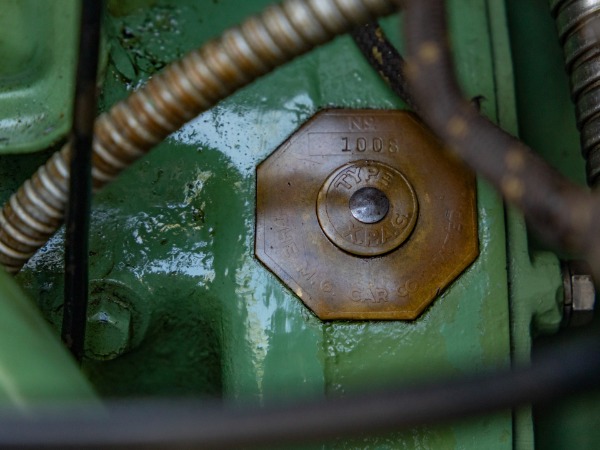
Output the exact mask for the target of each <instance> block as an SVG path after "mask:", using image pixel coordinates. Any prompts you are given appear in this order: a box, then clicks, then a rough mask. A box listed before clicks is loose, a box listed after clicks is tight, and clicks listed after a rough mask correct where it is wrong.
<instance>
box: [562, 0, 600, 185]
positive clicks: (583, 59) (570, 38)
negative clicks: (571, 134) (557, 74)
mask: <svg viewBox="0 0 600 450" xmlns="http://www.w3.org/2000/svg"><path fill="white" fill-rule="evenodd" d="M550 8H551V11H552V14H553V15H554V17H555V20H556V26H557V28H558V35H559V38H560V42H561V44H562V46H563V50H564V54H565V63H566V67H567V72H568V73H569V76H570V78H571V97H572V99H573V102H574V103H575V107H576V108H575V109H576V114H577V127H578V128H579V131H580V132H581V150H582V153H583V156H584V158H585V159H586V162H587V167H586V169H587V178H588V184H589V185H590V186H596V185H597V184H598V181H599V180H600V45H599V43H600V0H551V1H550Z"/></svg>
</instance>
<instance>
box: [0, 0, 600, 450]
mask: <svg viewBox="0 0 600 450" xmlns="http://www.w3.org/2000/svg"><path fill="white" fill-rule="evenodd" d="M269 3H271V2H270V0H254V1H251V2H250V1H244V0H210V1H209V0H203V1H197V0H178V1H170V0H128V1H116V0H114V1H109V2H107V5H106V16H105V21H104V28H103V33H104V34H103V55H104V56H103V58H104V59H103V61H102V64H101V66H102V74H101V75H102V76H101V80H102V86H101V94H100V98H99V104H100V110H101V111H103V110H106V109H107V108H109V107H110V106H111V105H113V104H114V103H115V102H116V101H118V100H121V99H123V98H125V97H126V96H127V95H128V94H129V93H130V92H131V91H132V90H134V89H135V88H136V87H138V86H139V85H141V84H142V83H144V81H145V80H147V79H148V78H149V77H152V76H153V75H154V74H155V73H157V72H158V71H159V70H160V69H162V68H163V67H164V66H165V65H166V64H168V63H169V62H170V61H173V60H175V59H177V58H179V57H181V56H183V55H184V54H185V53H186V52H187V51H189V50H191V49H193V48H197V47H199V46H200V45H201V44H202V43H204V42H206V41H207V40H208V39H210V38H211V37H214V36H217V35H218V34H219V33H221V32H222V31H223V30H225V29H226V28H227V27H229V26H232V25H234V24H236V23H238V22H240V21H241V20H242V19H243V18H245V17H247V16H248V15H250V14H253V13H255V12H258V11H260V10H262V9H263V8H264V7H265V6H266V5H268V4H269ZM41 6H43V8H47V9H48V10H49V11H48V17H51V19H49V20H51V23H52V27H50V28H48V30H50V31H48V30H46V31H47V32H48V34H47V35H44V34H43V33H45V32H46V31H44V30H45V28H44V27H42V28H37V27H35V26H34V24H35V23H36V22H35V21H36V20H39V17H40V16H39V12H35V13H34V12H33V11H36V10H38V8H39V7H41ZM2 10H3V11H1V12H0V23H5V22H6V23H9V21H11V22H10V23H13V24H16V25H13V26H12V27H8V26H6V27H4V26H3V27H1V28H0V38H2V39H1V40H0V55H3V56H4V60H5V61H6V62H7V63H6V64H3V67H2V69H0V153H2V156H0V198H2V200H5V199H7V198H8V196H9V195H10V194H11V193H12V192H13V191H14V190H15V189H16V188H17V187H18V186H19V185H20V184H21V183H22V182H23V181H24V180H25V179H27V177H28V176H30V175H31V173H32V172H33V171H34V170H35V169H36V168H37V167H38V166H39V165H40V164H42V163H43V162H44V161H45V160H46V159H47V158H48V156H49V155H50V154H51V152H52V151H53V150H55V149H56V148H57V146H59V145H60V143H61V142H62V141H63V140H64V139H65V136H66V133H67V131H68V126H69V123H70V121H69V117H70V114H71V104H72V99H71V97H70V96H69V95H70V94H69V93H70V91H71V90H72V85H73V73H74V64H75V58H76V54H75V53H76V52H75V41H76V36H75V31H74V30H76V28H77V27H76V18H77V11H78V6H77V4H76V3H75V2H74V1H72V0H61V1H55V2H52V3H50V2H44V1H36V0H21V1H7V2H5V4H4V3H3V5H2ZM400 15H401V14H400ZM9 16H10V17H9ZM15 17H19V18H20V20H21V22H15V20H16V19H14V18H15ZM449 20H450V25H451V32H452V34H451V41H452V47H453V51H454V57H455V61H456V65H457V71H458V75H459V78H460V80H461V83H462V86H463V90H464V92H465V94H466V95H467V96H469V97H480V98H482V101H481V107H482V113H483V114H485V115H486V116H487V117H489V118H490V119H491V120H492V121H494V122H496V123H498V124H499V125H500V126H501V127H503V128H504V129H506V130H508V131H509V132H511V133H513V134H518V135H519V136H520V137H521V138H522V139H524V140H525V141H526V143H528V144H529V145H531V146H532V147H533V148H535V149H538V150H539V151H540V153H542V154H543V156H544V157H545V158H547V159H548V160H549V161H551V162H552V163H553V164H554V165H556V166H558V167H559V168H561V170H563V171H565V172H566V173H567V175H569V176H570V177H571V178H573V179H575V180H576V181H578V182H580V183H582V184H583V183H584V169H583V161H582V160H580V159H579V158H580V157H579V150H578V145H579V144H578V136H577V133H576V129H575V123H574V115H573V109H572V106H571V104H570V100H569V97H568V83H567V80H566V76H565V75H564V72H563V68H562V65H563V63H562V57H561V53H560V48H559V45H558V42H557V38H556V36H555V32H554V28H553V27H554V24H553V22H552V19H551V17H550V14H549V12H548V7H547V2H546V1H544V0H532V1H529V2H523V1H521V0H507V1H506V2H502V1H499V0H452V1H450V17H449ZM399 23H400V21H399V17H398V15H394V16H392V17H388V18H386V19H384V20H382V22H381V24H382V26H383V28H384V29H385V31H386V32H387V33H388V35H389V37H390V39H391V40H392V41H393V42H394V43H395V45H397V46H398V47H399V48H402V38H401V32H400V28H399ZM31 30H37V31H33V32H32V31H31ZM30 34H32V36H31V37H25V36H26V35H27V36H29V35H30ZM5 37H6V38H5ZM31 55H34V56H31ZM35 55H38V56H35ZM40 55H41V56H40ZM32 58H33V59H32ZM36 58H37V59H36ZM30 60H34V61H36V64H33V65H31V64H26V63H25V62H26V61H30ZM24 61H25V62H24ZM547 92H552V95H547ZM24 99H25V100H24ZM16 103H19V105H20V106H19V107H16V106H15V104H16ZM41 105H43V108H47V110H48V112H47V113H42V108H41ZM324 108H374V109H403V108H405V105H404V104H403V103H402V102H401V101H400V100H399V99H398V98H397V97H396V96H395V94H394V93H393V92H392V91H391V90H390V89H389V87H388V86H387V85H386V84H385V82H384V81H383V80H382V79H381V78H380V77H379V75H378V74H377V73H376V72H375V71H374V70H373V69H372V68H371V67H370V66H369V64H368V62H367V61H366V60H365V59H364V58H363V57H362V55H361V54H360V52H359V51H358V49H357V48H356V47H355V45H354V43H353V42H352V40H351V38H350V37H348V36H342V37H339V38H337V39H336V40H334V41H333V42H331V43H330V44H327V45H325V46H323V47H320V48H318V49H317V50H314V51H312V52H310V53H309V54H307V55H305V56H302V57H300V58H298V59H296V60H295V61H293V62H291V63H289V64H287V65H285V66H282V67H281V68H279V69H277V70H275V71H274V72H273V73H271V74H269V75H267V76H265V77H263V78H261V79H259V80H258V81H256V82H254V83H252V84H251V85H250V86H248V87H246V88H244V89H242V90H240V91H238V92H237V93H235V94H234V95H232V96H230V97H229V98H227V99H226V100H225V101H223V102H221V103H220V104H218V105H217V106H216V107H214V108H213V109H211V110H209V111H208V112H206V113H204V114H202V115H200V116H198V117H196V118H195V119H193V120H192V121H190V122H189V123H188V124H187V125H185V126H184V127H183V128H181V129H180V130H179V131H177V132H175V133H173V134H172V135H171V136H170V137H169V138H168V139H167V140H165V141H164V142H163V143H162V144H160V145H159V146H158V147H157V148H156V149H154V150H153V151H152V152H151V153H150V154H149V155H148V156H147V157H145V158H143V159H142V160H141V161H139V162H137V163H135V164H134V165H133V166H132V167H130V168H129V169H127V171H126V172H125V173H124V174H123V175H122V176H120V177H119V178H118V179H117V180H116V181H115V182H113V183H112V184H111V185H109V186H108V187H107V188H105V189H103V190H102V191H100V192H98V193H97V194H96V195H95V197H94V202H93V211H92V225H91V233H90V253H89V256H90V279H91V280H92V281H91V283H90V295H91V297H90V302H91V303H90V307H89V309H90V311H89V315H88V324H87V325H88V335H87V342H86V358H85V359H84V362H83V365H82V367H81V371H79V370H78V369H77V367H76V366H75V364H74V363H73V362H72V361H70V359H69V357H68V356H67V355H66V352H64V351H63V350H62V349H61V348H60V345H59V344H58V336H59V330H60V325H61V320H62V319H61V318H62V292H63V273H64V271H63V256H64V253H63V245H64V231H59V232H58V233H57V234H56V235H55V236H54V237H53V238H52V239H51V241H50V242H49V243H48V244H47V245H46V246H45V247H44V248H43V249H42V250H41V251H39V252H38V253H37V254H36V255H35V256H34V257H33V259H32V260H31V261H30V262H29V263H28V264H27V265H26V267H25V268H24V269H23V270H22V271H21V272H20V273H19V274H18V275H17V276H16V283H17V284H18V285H19V287H20V289H22V291H23V292H24V293H25V294H26V296H27V297H28V298H29V299H30V300H31V301H30V300H27V299H25V298H24V297H23V295H22V294H21V293H20V292H19V287H17V286H16V285H15V283H14V281H12V280H10V279H9V278H8V276H7V275H3V274H2V275H0V297H1V300H2V301H1V302H0V308H1V309H2V311H1V312H0V323H2V321H6V323H18V322H19V320H23V321H25V322H26V323H24V324H23V326H24V327H25V328H24V329H22V330H20V331H18V332H17V331H14V332H13V331H10V329H8V328H6V327H3V328H2V333H3V336H2V337H3V339H2V344H1V345H0V348H1V349H0V374H3V373H5V372H7V373H9V374H10V376H9V377H8V378H7V379H10V380H12V381H11V382H6V383H5V382H4V377H3V376H2V377H0V399H2V400H3V401H5V402H6V403H7V404H18V405H21V406H26V407H28V406H33V405H35V404H37V403H39V402H40V401H47V400H51V401H56V402H60V401H62V400H66V399H70V400H72V399H94V400H93V401H97V400H96V398H100V399H103V398H120V399H127V398H133V397H147V396H151V397H159V398H165V397H184V398H190V397H193V398H195V397H201V398H204V397H206V398H207V399H211V398H215V397H216V398H223V399H224V400H226V401H227V402H232V403H236V404H237V403H239V404H246V403H248V402H250V403H259V404H261V405H262V404H267V405H268V404H270V403H271V402H280V401H282V400H289V401H294V400H295V399H302V398H307V397H313V398H319V397H323V396H344V395H346V394H347V393H351V392H360V391H362V390H369V389H373V388H376V387H379V386H385V385H388V384H390V383H393V384H395V385H410V384H411V383H414V382H415V381H418V380H420V379H423V378H427V377H460V376H461V375H463V374H467V373H471V372H472V371H489V370H493V369H496V368H506V367H509V366H510V365H511V364H512V363H515V362H524V361H527V360H528V359H529V357H530V352H531V350H532V346H533V344H532V342H533V338H534V337H535V336H536V335H538V334H548V333H557V332H559V326H560V322H561V319H562V299H563V293H562V289H563V285H562V276H561V273H560V263H559V259H558V257H557V256H556V255H554V254H552V253H550V252H547V251H545V250H544V249H543V248H542V247H541V246H540V245H539V244H538V243H537V240H536V239H535V237H532V236H530V235H529V234H528V231H527V228H526V226H525V223H524V221H523V219H522V218H521V216H520V215H519V214H518V213H516V212H515V211H513V210H511V209H510V208H507V207H506V206H505V204H504V203H503V201H502V199H501V198H500V197H499V196H498V195H497V194H496V193H495V192H494V190H493V189H492V188H491V187H490V186H489V185H488V184H487V183H486V182H485V181H483V180H482V179H478V182H477V211H478V217H479V219H478V220H479V245H480V256H479V257H478V259H477V260H476V261H475V262H474V263H473V264H472V265H471V266H470V267H469V268H468V269H467V270H466V271H465V272H464V273H463V274H462V275H461V276H460V277H459V278H458V279H457V280H456V281H454V282H453V283H452V284H451V285H450V287H449V288H448V289H446V290H445V291H444V292H442V293H441V294H440V296H439V298H438V299H437V300H436V301H435V302H434V303H433V304H432V306H431V307H429V308H428V309H427V310H426V311H425V313H424V314H422V315H421V316H420V317H419V318H417V319H416V320H414V321H341V320H339V321H321V320H319V319H318V318H317V317H316V316H315V315H314V314H313V313H312V312H311V311H310V310H309V309H307V307H306V306H305V305H304V304H303V303H302V302H301V301H300V300H299V299H298V298H297V297H296V296H295V294H294V293H293V292H292V291H291V290H289V289H288V288H287V287H285V286H284V285H283V284H282V283H281V282H280V280H279V279H278V278H277V277H275V276H274V275H273V274H272V273H270V272H269V270H268V269H267V268H265V267H264V266H263V265H261V263H260V262H259V261H258V260H257V259H256V258H255V256H254V232H255V206H256V192H255V191H256V189H255V184H256V167H257V165H258V164H259V163H260V162H261V161H263V160H264V159H265V158H267V157H268V156H269V155H270V154H271V153H272V152H273V151H274V150H275V149H276V148H277V147H278V146H279V145H280V144H281V143H282V142H283V141H284V140H285V139H286V138H287V137H288V136H290V135H291V134H292V133H293V132H294V131H295V130H297V129H298V128H299V127H300V126H301V125H302V124H303V123H304V122H305V121H307V120H308V119H309V118H310V117H311V116H313V115H314V114H315V113H316V112H317V111H319V110H322V109H324ZM432 170H433V168H432ZM32 303H33V304H34V306H32ZM15 305H20V306H15ZM13 309H21V310H22V311H21V313H19V312H11V311H12V310H13ZM38 310H39V311H41V313H42V315H43V317H44V318H45V322H47V323H48V324H49V325H50V330H52V331H50V330H48V329H46V328H45V326H46V324H45V323H42V322H43V321H41V320H40V318H39V317H38V316H39V313H38ZM23 311H27V312H26V314H27V316H28V317H32V319H31V321H29V320H26V319H25V318H23V319H19V317H20V316H19V314H22V313H23V314H25V313H24V312H23ZM10 314H14V315H15V316H14V317H15V318H12V316H11V315H10ZM9 317H11V318H10V319H9ZM39 333H42V334H39ZM8 335H10V336H11V339H8V338H6V336H8ZM54 340H56V341H57V342H54ZM42 343H43V346H42ZM45 346H49V348H45ZM43 355H46V356H47V355H56V358H54V357H50V356H48V357H46V358H44V357H42V356H43ZM53 358H54V359H53ZM17 360H19V361H20V362H19V363H16V362H15V361H17ZM65 382H66V386H62V385H63V384H65ZM57 386H59V387H60V386H62V387H63V388H61V389H58V388H57ZM590 398H591V396H590V397H589V398H586V399H582V400H581V399H576V400H573V401H571V402H570V403H565V404H561V405H558V406H556V407H555V408H554V409H549V410H547V411H545V412H544V414H540V417H539V419H538V415H537V413H536V414H535V421H534V414H532V411H531V410H530V409H529V408H524V409H520V410H518V411H505V412H502V413H498V414H495V415H493V416H482V417H477V418H474V419H470V420H468V421H462V422H459V423H454V424H445V425H443V426H437V427H419V428H415V429H414V430H412V431H411V432H405V433H399V434H393V435H388V436H380V437H373V438H369V439H366V440H364V441H339V442H337V443H335V444H331V445H327V446H328V447H329V446H331V447H335V448H338V447H339V448H402V449H409V448H410V449H412V448H414V449H457V450H458V449H513V448H514V449H523V450H525V449H533V448H534V441H535V442H536V445H535V448H548V449H554V448H556V449H559V448H594V445H595V444H599V443H600V435H599V436H597V438H594V436H593V434H594V433H593V432H595V433H596V434H598V432H597V431H596V430H598V429H600V427H599V426H598V425H600V423H598V421H599V419H598V417H600V416H599V415H598V414H595V415H594V411H596V412H597V411H598V408H597V406H596V405H597V401H595V400H594V399H593V398H592V399H591V400H590ZM582 429H585V430H586V431H585V432H582Z"/></svg>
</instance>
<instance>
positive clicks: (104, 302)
mask: <svg viewBox="0 0 600 450" xmlns="http://www.w3.org/2000/svg"><path fill="white" fill-rule="evenodd" d="M131 320H132V319H131V311H130V309H129V308H128V306H127V305H125V304H124V303H123V302H122V301H121V300H119V299H116V298H113V297H111V296H110V295H107V294H105V293H100V294H96V295H94V294H93V295H92V297H91V298H90V304H89V307H88V318H87V328H86V339H85V354H86V356H87V357H88V358H91V359H97V360H104V361H106V360H111V359H114V358H116V357H118V356H119V355H121V354H123V353H124V352H125V351H127V349H128V348H129V344H130V340H131Z"/></svg>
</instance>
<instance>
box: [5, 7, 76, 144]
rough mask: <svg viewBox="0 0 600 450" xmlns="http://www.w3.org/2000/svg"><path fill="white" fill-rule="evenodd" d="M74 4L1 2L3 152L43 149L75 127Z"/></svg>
mask: <svg viewBox="0 0 600 450" xmlns="http://www.w3.org/2000/svg"><path fill="white" fill-rule="evenodd" d="M78 11H79V7H78V2H77V1H76V0H53V1H51V2H49V1H46V0H3V1H2V5H1V7H0V30H1V31H0V61H2V64H0V154H5V153H22V152H31V151H36V150H42V149H45V148H47V147H48V146H50V145H51V144H54V143H56V142H57V141H59V140H60V139H62V138H63V137H64V136H65V135H66V134H67V133H68V131H69V129H70V126H71V111H72V103H73V100H72V95H73V87H74V84H73V80H74V76H75V55H76V42H77V41H76V39H77V30H78V27H77V17H78Z"/></svg>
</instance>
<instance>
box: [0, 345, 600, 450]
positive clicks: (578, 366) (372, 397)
mask: <svg viewBox="0 0 600 450" xmlns="http://www.w3.org/2000/svg"><path fill="white" fill-rule="evenodd" d="M599 342H600V340H598V337H597V336H592V337H588V338H580V339H579V340H578V341H572V342H569V343H568V344H567V345H563V346H561V347H560V348H555V349H553V351H552V352H551V353H547V354H545V355H543V356H540V357H539V359H537V361H536V362H535V364H534V365H532V366H530V367H526V368H521V369H518V370H513V371H508V370H506V371H501V372H496V373H493V374H487V375H479V376H472V377H468V378H461V379H458V380H454V381H449V382H448V381H447V380H444V382H440V383H433V384H427V385H421V386H418V387H414V388H404V389H397V388H396V389H390V390H387V391H384V392H377V393H370V394H366V395H361V396H348V397H347V398H342V399H327V400H318V401H312V402H302V403H297V404H294V405H289V406H279V407H274V406H269V407H264V408H259V407H253V408H247V407H246V408H236V407H231V406H230V407H226V406H223V405H220V404H215V405H207V404H206V403H202V402H200V401H196V402H193V403H189V402H188V403H181V402H180V403H176V402H167V403H147V402H146V403H135V402H133V403H130V404H121V405H113V407H112V409H110V410H109V411H110V412H109V413H108V414H104V413H102V412H97V414H96V415H94V413H93V411H90V410H88V411H85V412H82V411H77V410H74V411H71V412H70V413H65V412H64V411H63V412H62V413H61V410H60V409H57V410H49V411H47V412H46V414H42V415H40V416H33V417H34V418H33V419H29V420H25V419H23V418H15V417H6V418H3V416H2V414H0V447H2V448H53V449H58V448H61V449H75V448H77V449H89V448H119V449H125V448H170V449H173V448H202V449H206V448H220V449H235V448H241V447H243V448H249V447H256V446H266V445H288V444H292V443H308V442H323V441H325V440H331V439H337V438H351V437H361V436H366V435H373V434H381V433H385V432H392V431H398V430H403V429H406V428H408V427H413V426H416V425H426V424H437V423H440V422H447V421H452V420H456V419H460V418H463V417H468V416H473V415H478V414H484V413H488V412H492V411H497V410H501V409H506V408H510V407H515V406H519V405H524V404H528V403H531V402H533V403H535V404H539V403H545V402H550V401H552V400H555V399H557V398H560V397H562V396H564V395H567V394H571V393H574V392H580V391H583V390H588V389H590V388H597V387H599V383H600V377H599V374H600V344H599ZM67 411H68V410H67Z"/></svg>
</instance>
